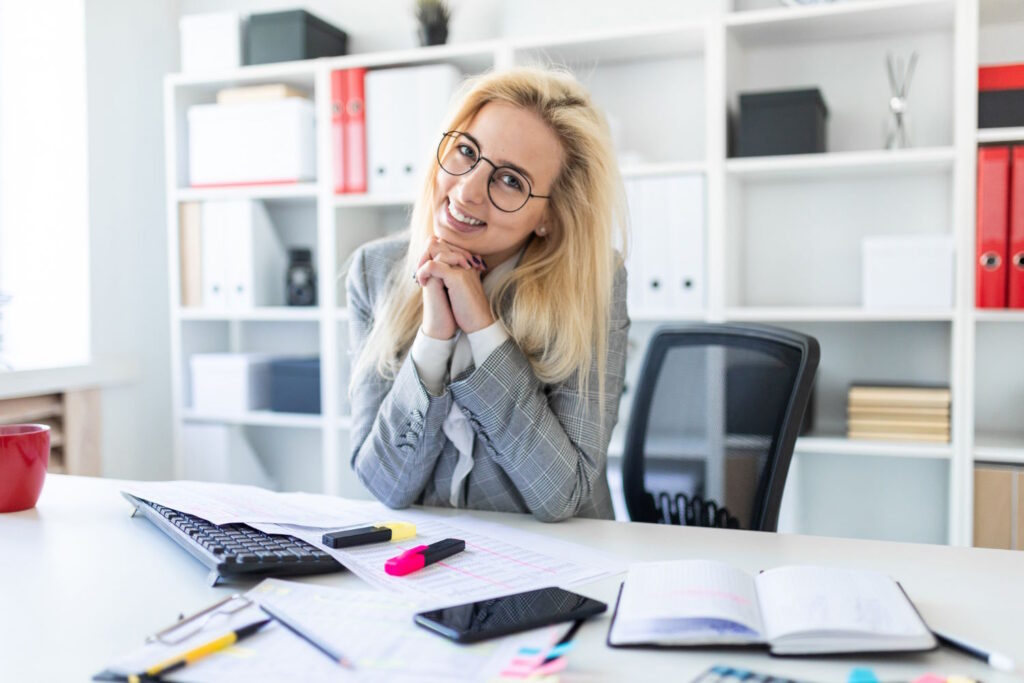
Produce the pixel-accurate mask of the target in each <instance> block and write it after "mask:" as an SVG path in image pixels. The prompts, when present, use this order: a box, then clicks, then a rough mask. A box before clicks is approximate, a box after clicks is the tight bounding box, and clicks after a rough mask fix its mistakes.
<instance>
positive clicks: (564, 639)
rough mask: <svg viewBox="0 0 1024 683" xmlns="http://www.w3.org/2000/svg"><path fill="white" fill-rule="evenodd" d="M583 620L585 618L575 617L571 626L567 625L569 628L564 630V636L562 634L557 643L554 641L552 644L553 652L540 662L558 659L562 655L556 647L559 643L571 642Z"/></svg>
mask: <svg viewBox="0 0 1024 683" xmlns="http://www.w3.org/2000/svg"><path fill="white" fill-rule="evenodd" d="M584 621H585V619H577V620H576V621H574V622H573V624H572V626H570V627H569V630H568V631H566V632H565V635H564V636H562V638H561V640H559V641H558V642H557V643H555V644H554V646H553V647H552V648H551V649H552V651H553V654H549V655H548V656H547V657H545V658H544V661H543V662H541V664H547V663H548V662H553V661H555V660H556V659H558V658H559V657H561V656H562V651H561V650H558V648H559V647H560V646H561V645H565V644H566V643H569V642H572V638H573V636H575V635H576V631H579V630H580V626H583V622H584Z"/></svg>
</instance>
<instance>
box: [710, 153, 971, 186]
mask: <svg viewBox="0 0 1024 683" xmlns="http://www.w3.org/2000/svg"><path fill="white" fill-rule="evenodd" d="M954 160H955V154H954V150H953V148H952V147H929V148H922V149H900V150H872V151H864V152H828V153H825V154H791V155H784V156H766V157H733V158H730V159H727V160H726V162H725V170H726V172H727V173H728V174H729V175H732V176H735V177H737V178H741V179H744V180H780V179H791V178H801V179H802V178H815V179H820V178H823V177H842V176H850V175H868V176H876V175H879V174H883V173H909V172H928V171H947V170H951V169H952V168H953V162H954Z"/></svg>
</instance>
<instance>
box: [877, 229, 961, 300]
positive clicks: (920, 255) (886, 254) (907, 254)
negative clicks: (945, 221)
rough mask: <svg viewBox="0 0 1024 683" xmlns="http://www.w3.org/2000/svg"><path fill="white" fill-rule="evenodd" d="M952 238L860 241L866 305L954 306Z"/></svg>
mask: <svg viewBox="0 0 1024 683" xmlns="http://www.w3.org/2000/svg"><path fill="white" fill-rule="evenodd" d="M953 251H954V249H953V238H952V237H950V236H946V235H884V236H876V237H865V238H864V242H863V252H864V253H863V257H864V260H863V281H862V284H863V296H864V307H865V308H943V309H952V308H953V263H954V260H953Z"/></svg>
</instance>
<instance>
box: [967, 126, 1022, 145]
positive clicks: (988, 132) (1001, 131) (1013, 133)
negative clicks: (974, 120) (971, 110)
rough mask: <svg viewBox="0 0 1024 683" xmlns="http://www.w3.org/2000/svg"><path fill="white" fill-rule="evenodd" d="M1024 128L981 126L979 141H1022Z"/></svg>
mask: <svg viewBox="0 0 1024 683" xmlns="http://www.w3.org/2000/svg"><path fill="white" fill-rule="evenodd" d="M1021 141H1024V128H979V129H978V142H1021Z"/></svg>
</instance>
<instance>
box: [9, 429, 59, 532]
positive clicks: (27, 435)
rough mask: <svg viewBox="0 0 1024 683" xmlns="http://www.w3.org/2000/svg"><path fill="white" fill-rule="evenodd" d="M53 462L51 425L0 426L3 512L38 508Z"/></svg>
mask: <svg viewBox="0 0 1024 683" xmlns="http://www.w3.org/2000/svg"><path fill="white" fill-rule="evenodd" d="M49 464H50V428H49V427H47V426H46V425H0V512H17V511H18V510H28V509H29V508H32V507H35V505H36V501H37V500H39V493H40V492H41V491H42V490H43V478H44V477H45V476H46V466H47V465H49Z"/></svg>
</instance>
